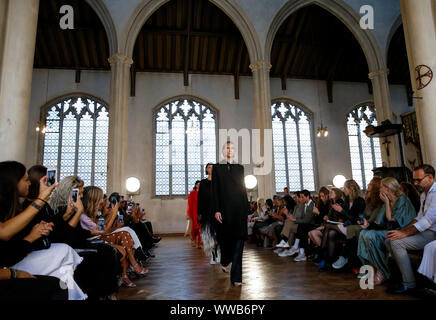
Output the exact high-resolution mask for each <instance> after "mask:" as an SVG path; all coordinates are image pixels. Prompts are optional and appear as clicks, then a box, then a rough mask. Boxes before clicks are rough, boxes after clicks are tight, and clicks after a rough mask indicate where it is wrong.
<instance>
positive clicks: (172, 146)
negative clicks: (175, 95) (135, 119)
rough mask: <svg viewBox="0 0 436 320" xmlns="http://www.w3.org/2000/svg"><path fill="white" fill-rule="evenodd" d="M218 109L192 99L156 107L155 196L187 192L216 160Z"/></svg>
mask: <svg viewBox="0 0 436 320" xmlns="http://www.w3.org/2000/svg"><path fill="white" fill-rule="evenodd" d="M216 117H217V114H216V112H215V111H214V110H213V109H212V108H210V107H209V106H206V105H204V104H203V103H201V102H198V101H195V100H192V99H178V100H175V101H171V102H169V103H166V104H164V105H163V106H160V107H159V108H157V109H156V111H155V115H154V120H155V128H156V136H155V137H156V138H155V151H156V156H155V176H156V179H155V193H156V196H182V195H187V194H189V192H190V191H191V190H192V188H193V187H194V184H195V181H196V180H201V179H203V178H205V172H204V167H205V165H206V164H207V163H209V162H211V163H216V159H217V154H216V139H217V137H216Z"/></svg>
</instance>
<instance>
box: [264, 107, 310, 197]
mask: <svg viewBox="0 0 436 320" xmlns="http://www.w3.org/2000/svg"><path fill="white" fill-rule="evenodd" d="M271 112H272V130H273V150H274V173H275V184H276V192H282V191H283V188H284V187H288V188H289V190H290V191H297V190H303V189H307V190H310V191H314V190H315V170H314V162H313V138H312V118H311V114H310V113H308V112H306V111H304V110H303V109H302V108H301V107H300V106H298V105H296V104H293V103H291V102H287V101H278V102H275V103H273V104H272V106H271Z"/></svg>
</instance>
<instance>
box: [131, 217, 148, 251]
mask: <svg viewBox="0 0 436 320" xmlns="http://www.w3.org/2000/svg"><path fill="white" fill-rule="evenodd" d="M150 226H151V223H150ZM129 227H130V228H132V229H133V231H135V232H136V235H137V236H138V238H139V241H140V242H141V246H142V247H143V248H144V249H147V250H149V249H151V248H152V247H153V233H151V232H150V230H149V226H148V225H146V224H144V223H141V222H139V223H132V224H130V225H129Z"/></svg>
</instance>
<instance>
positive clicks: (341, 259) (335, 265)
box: [332, 256, 348, 269]
mask: <svg viewBox="0 0 436 320" xmlns="http://www.w3.org/2000/svg"><path fill="white" fill-rule="evenodd" d="M347 262H348V259H347V258H344V257H343V256H340V257H339V259H338V260H336V261H335V263H333V264H332V267H333V268H335V269H341V268H343V267H344V266H345V265H346V264H347Z"/></svg>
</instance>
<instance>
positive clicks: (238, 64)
mask: <svg viewBox="0 0 436 320" xmlns="http://www.w3.org/2000/svg"><path fill="white" fill-rule="evenodd" d="M237 49H238V53H237V56H236V64H235V75H234V82H235V99H236V100H238V99H239V75H240V72H241V61H242V53H243V52H244V40H243V39H241V40H240V41H239V43H238V48H237Z"/></svg>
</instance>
